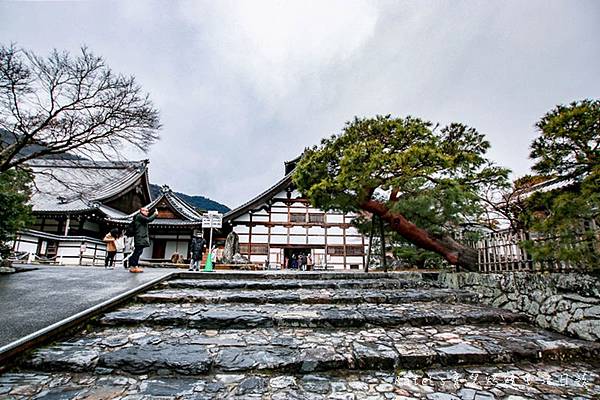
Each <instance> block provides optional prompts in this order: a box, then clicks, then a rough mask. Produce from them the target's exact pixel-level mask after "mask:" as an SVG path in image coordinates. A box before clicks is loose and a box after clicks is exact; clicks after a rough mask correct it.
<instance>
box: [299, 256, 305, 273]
mask: <svg viewBox="0 0 600 400" xmlns="http://www.w3.org/2000/svg"><path fill="white" fill-rule="evenodd" d="M298 262H299V263H300V269H301V270H302V271H306V254H304V253H302V254H300V257H299V258H298Z"/></svg>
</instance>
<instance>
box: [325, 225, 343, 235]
mask: <svg viewBox="0 0 600 400" xmlns="http://www.w3.org/2000/svg"><path fill="white" fill-rule="evenodd" d="M343 234H344V230H343V229H342V228H338V227H337V226H332V227H329V228H327V235H339V236H341V235H343Z"/></svg>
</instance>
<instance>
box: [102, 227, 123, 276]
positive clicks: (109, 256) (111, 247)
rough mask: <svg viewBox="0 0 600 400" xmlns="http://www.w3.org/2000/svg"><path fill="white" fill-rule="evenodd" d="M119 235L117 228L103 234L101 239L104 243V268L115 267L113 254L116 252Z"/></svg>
mask: <svg viewBox="0 0 600 400" xmlns="http://www.w3.org/2000/svg"><path fill="white" fill-rule="evenodd" d="M119 237H120V232H119V230H118V229H117V228H113V229H111V230H110V232H108V233H107V234H106V236H104V239H103V241H104V242H105V243H106V257H105V258H104V268H110V269H113V268H114V267H115V255H116V254H117V239H119Z"/></svg>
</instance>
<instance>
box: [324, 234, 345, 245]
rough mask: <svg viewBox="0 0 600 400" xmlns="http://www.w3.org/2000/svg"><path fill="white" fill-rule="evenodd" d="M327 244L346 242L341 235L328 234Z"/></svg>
mask: <svg viewBox="0 0 600 400" xmlns="http://www.w3.org/2000/svg"><path fill="white" fill-rule="evenodd" d="M327 244H329V245H332V244H336V245H338V244H344V238H343V237H341V236H328V237H327Z"/></svg>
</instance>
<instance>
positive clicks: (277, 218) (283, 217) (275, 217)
mask: <svg viewBox="0 0 600 400" xmlns="http://www.w3.org/2000/svg"><path fill="white" fill-rule="evenodd" d="M287 220H288V215H287V213H286V214H271V221H272V222H287Z"/></svg>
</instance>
